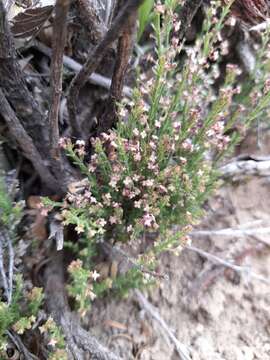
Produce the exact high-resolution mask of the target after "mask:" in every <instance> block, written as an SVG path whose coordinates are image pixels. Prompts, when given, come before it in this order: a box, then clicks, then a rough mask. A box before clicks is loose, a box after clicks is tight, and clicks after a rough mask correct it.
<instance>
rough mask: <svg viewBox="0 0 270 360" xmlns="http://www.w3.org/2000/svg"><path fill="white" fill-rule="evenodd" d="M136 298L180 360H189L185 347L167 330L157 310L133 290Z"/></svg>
mask: <svg viewBox="0 0 270 360" xmlns="http://www.w3.org/2000/svg"><path fill="white" fill-rule="evenodd" d="M135 294H136V297H137V299H138V302H139V304H140V306H141V307H142V308H143V309H144V310H146V311H147V313H148V314H149V315H151V317H152V318H153V319H155V320H156V321H157V322H158V323H159V325H160V326H161V327H162V329H163V330H164V331H165V333H166V334H167V335H168V337H169V339H170V340H171V342H172V343H173V345H174V346H175V349H176V350H177V352H178V354H179V356H180V359H182V360H191V358H190V356H189V350H188V349H187V347H186V345H184V344H182V343H181V342H180V341H179V340H178V339H177V338H176V337H175V335H174V334H173V331H172V330H171V329H170V328H169V326H168V324H167V323H166V322H165V320H164V319H163V318H162V317H161V316H160V314H159V313H158V311H157V309H156V308H155V307H154V306H153V305H152V304H150V302H149V301H148V300H147V299H146V298H145V297H144V296H143V294H142V293H141V292H140V291H139V290H137V289H136V290H135Z"/></svg>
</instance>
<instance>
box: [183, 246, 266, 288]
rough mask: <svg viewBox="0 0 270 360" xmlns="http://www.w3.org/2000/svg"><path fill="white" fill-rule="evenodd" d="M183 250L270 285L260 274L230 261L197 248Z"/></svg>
mask: <svg viewBox="0 0 270 360" xmlns="http://www.w3.org/2000/svg"><path fill="white" fill-rule="evenodd" d="M185 249H187V250H191V251H193V252H195V253H197V254H199V255H200V256H202V257H204V258H205V259H207V260H209V261H212V262H214V263H215V264H219V265H222V266H225V267H227V268H229V269H232V270H234V271H236V272H238V273H240V274H245V275H247V276H248V277H250V278H253V279H255V280H259V281H262V282H264V283H266V284H268V285H269V284H270V280H269V279H267V278H265V277H264V276H262V275H260V274H256V273H254V272H253V271H251V269H250V268H249V267H246V266H239V265H236V264H234V263H232V262H230V261H227V260H224V259H221V258H219V257H218V256H216V255H213V254H210V253H208V252H207V251H204V250H202V249H199V248H197V247H195V246H192V245H189V246H186V247H185Z"/></svg>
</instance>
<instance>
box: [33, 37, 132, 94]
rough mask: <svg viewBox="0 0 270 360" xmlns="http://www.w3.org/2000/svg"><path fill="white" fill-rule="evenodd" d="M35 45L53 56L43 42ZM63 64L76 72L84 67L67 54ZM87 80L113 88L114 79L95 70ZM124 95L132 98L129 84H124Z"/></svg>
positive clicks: (44, 52)
mask: <svg viewBox="0 0 270 360" xmlns="http://www.w3.org/2000/svg"><path fill="white" fill-rule="evenodd" d="M34 46H35V48H37V49H38V50H39V51H41V52H42V53H43V54H45V55H46V56H49V57H50V56H51V54H52V49H50V48H49V47H48V46H46V45H44V44H42V43H41V42H39V41H35V43H34ZM63 64H64V66H66V67H67V68H69V69H71V70H73V71H75V72H76V73H78V72H79V71H80V70H81V68H82V65H81V64H80V63H78V62H77V61H76V60H74V59H72V58H71V57H69V56H66V55H64V56H63ZM87 81H89V82H90V83H91V84H93V85H98V86H101V87H103V88H104V89H107V90H109V89H110V88H111V84H112V80H111V79H110V78H107V77H106V76H103V75H100V74H98V73H95V72H94V73H92V74H91V75H90V76H89V78H88V79H87ZM123 95H124V96H126V97H128V98H131V96H132V89H131V88H130V87H128V86H124V87H123Z"/></svg>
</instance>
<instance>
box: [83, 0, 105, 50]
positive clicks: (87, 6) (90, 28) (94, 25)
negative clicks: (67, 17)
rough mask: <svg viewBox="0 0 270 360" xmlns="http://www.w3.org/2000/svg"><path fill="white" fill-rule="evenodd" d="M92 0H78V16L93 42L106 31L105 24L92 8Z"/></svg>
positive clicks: (99, 38) (98, 39) (100, 37)
mask: <svg viewBox="0 0 270 360" xmlns="http://www.w3.org/2000/svg"><path fill="white" fill-rule="evenodd" d="M94 3H95V2H93V1H90V0H78V2H77V5H78V9H79V16H80V18H81V21H82V23H83V25H84V26H85V28H86V30H87V32H88V34H89V35H90V38H91V40H92V42H93V43H94V44H96V43H97V42H98V41H100V40H101V39H102V38H103V36H104V35H105V33H106V31H107V26H106V25H105V24H104V23H103V21H102V20H101V18H100V16H99V15H98V12H97V11H96V9H95V8H94V6H93V5H94Z"/></svg>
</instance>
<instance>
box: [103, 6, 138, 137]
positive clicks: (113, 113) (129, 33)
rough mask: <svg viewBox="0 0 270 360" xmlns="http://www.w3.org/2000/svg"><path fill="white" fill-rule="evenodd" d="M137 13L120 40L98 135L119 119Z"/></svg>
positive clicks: (132, 16) (130, 18)
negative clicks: (118, 105)
mask: <svg viewBox="0 0 270 360" xmlns="http://www.w3.org/2000/svg"><path fill="white" fill-rule="evenodd" d="M136 20H137V11H134V12H133V14H132V15H131V16H130V17H129V19H128V22H127V24H126V26H125V27H124V28H123V30H122V35H121V36H120V38H119V40H118V47H117V56H116V61H115V66H114V72H113V77H112V83H111V88H110V96H109V99H108V101H107V104H106V110H105V112H104V113H103V114H102V116H101V119H100V120H99V129H98V134H99V133H101V132H106V131H107V130H108V129H110V128H112V126H113V125H114V124H115V122H116V119H117V103H118V102H119V101H120V100H121V96H122V92H123V87H124V79H125V75H126V71H127V68H128V64H129V59H130V56H131V54H132V49H133V44H134V33H135V29H136Z"/></svg>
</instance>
